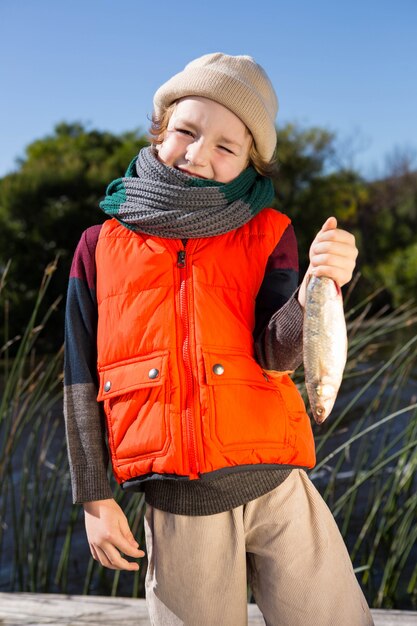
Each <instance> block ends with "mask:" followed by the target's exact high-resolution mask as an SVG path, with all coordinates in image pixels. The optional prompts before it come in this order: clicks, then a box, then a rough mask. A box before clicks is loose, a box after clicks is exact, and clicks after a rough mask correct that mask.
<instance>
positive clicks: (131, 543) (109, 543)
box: [84, 498, 145, 571]
mask: <svg viewBox="0 0 417 626" xmlns="http://www.w3.org/2000/svg"><path fill="white" fill-rule="evenodd" d="M84 511H85V529H86V532H87V538H88V543H89V545H90V550H91V554H92V555H93V558H94V559H95V560H96V561H98V562H99V563H101V565H104V566H105V567H108V568H110V569H125V570H129V571H137V570H138V569H139V565H138V563H132V562H131V561H127V560H126V559H125V558H123V557H122V555H121V554H120V552H123V553H124V554H126V555H127V556H131V557H133V558H135V559H138V558H140V557H142V556H145V553H144V552H143V550H139V544H138V542H137V541H136V539H135V538H134V536H133V534H132V532H131V530H130V528H129V524H128V521H127V518H126V515H125V514H124V513H123V511H122V509H121V508H120V506H119V505H118V504H117V502H116V500H113V499H112V498H110V499H108V500H96V501H94V502H84Z"/></svg>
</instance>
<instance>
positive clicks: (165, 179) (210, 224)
mask: <svg viewBox="0 0 417 626" xmlns="http://www.w3.org/2000/svg"><path fill="white" fill-rule="evenodd" d="M273 197H274V191H273V186H272V181H271V180H270V179H269V178H265V177H264V176H261V175H259V174H258V173H257V172H256V171H255V169H254V168H253V167H248V168H246V169H245V170H244V171H243V172H242V173H241V174H240V175H239V176H237V177H236V178H235V179H234V180H232V181H231V182H230V183H219V182H216V181H213V180H206V179H203V178H194V177H192V176H189V175H187V174H185V173H184V172H180V171H179V170H177V169H175V168H173V167H169V166H167V165H165V164H163V163H161V162H160V161H159V160H158V158H157V157H156V154H155V152H154V149H153V148H152V147H148V148H143V149H142V150H141V151H140V152H139V155H138V156H137V157H135V158H134V159H133V161H132V162H131V163H130V165H129V167H128V168H127V171H126V175H125V177H124V178H117V179H116V180H114V181H113V182H112V183H110V185H109V186H108V188H107V191H106V197H105V199H104V200H103V201H102V202H100V207H101V208H102V209H103V211H104V212H105V213H106V214H107V215H109V216H111V217H115V218H116V219H117V220H119V221H120V222H121V223H122V224H123V225H124V226H126V227H127V228H129V229H131V230H135V231H140V232H142V233H146V234H148V235H156V236H158V237H167V238H170V239H188V238H196V237H213V236H214V235H220V234H223V233H226V232H229V231H231V230H234V229H235V228H238V227H239V226H243V224H246V222H248V221H249V220H250V219H251V218H252V217H253V216H254V215H256V214H257V213H259V211H260V210H261V209H263V208H264V207H265V206H267V205H268V204H269V203H270V202H271V200H272V198H273Z"/></svg>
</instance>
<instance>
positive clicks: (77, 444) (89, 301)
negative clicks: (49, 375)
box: [64, 227, 113, 503]
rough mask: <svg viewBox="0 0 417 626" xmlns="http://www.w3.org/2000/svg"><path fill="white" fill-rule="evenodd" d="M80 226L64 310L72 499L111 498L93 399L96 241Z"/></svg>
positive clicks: (99, 408)
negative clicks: (81, 231) (81, 229)
mask: <svg viewBox="0 0 417 626" xmlns="http://www.w3.org/2000/svg"><path fill="white" fill-rule="evenodd" d="M98 233H99V229H97V228H95V227H93V228H92V229H89V230H87V231H85V233H84V234H83V236H82V238H81V240H80V243H79V244H78V247H77V250H76V252H75V254H74V259H73V263H72V267H71V274H70V280H69V284H68V293H67V303H66V314H65V363H64V417H65V428H66V438H67V448H68V458H69V465H70V473H71V484H72V492H73V501H74V503H81V502H88V501H92V500H103V499H107V498H111V497H113V496H112V490H111V487H110V483H109V480H108V476H107V468H108V465H109V456H108V451H107V445H106V427H105V421H104V415H103V411H102V406H101V404H99V403H98V402H97V339H96V337H97V299H96V293H95V282H96V281H95V278H96V275H95V272H96V268H95V245H96V240H97V237H98Z"/></svg>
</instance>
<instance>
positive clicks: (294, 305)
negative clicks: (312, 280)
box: [254, 224, 303, 372]
mask: <svg viewBox="0 0 417 626" xmlns="http://www.w3.org/2000/svg"><path fill="white" fill-rule="evenodd" d="M297 286H298V250H297V240H296V238H295V233H294V229H293V227H292V225H291V224H290V225H289V226H288V227H287V229H286V230H285V232H284V234H283V235H282V237H281V239H280V241H279V242H278V244H277V246H276V247H275V250H274V251H273V253H272V254H271V256H270V257H269V259H268V263H267V267H266V270H265V277H264V280H263V282H262V285H261V288H260V290H259V293H258V296H257V299H256V308H255V330H254V339H255V350H256V355H257V358H258V361H259V363H260V364H261V365H262V367H264V368H265V369H270V370H277V371H280V372H282V371H293V370H295V369H296V368H297V367H298V366H299V365H300V364H301V362H302V356H303V355H302V338H303V309H302V307H301V305H300V304H299V302H298V299H297Z"/></svg>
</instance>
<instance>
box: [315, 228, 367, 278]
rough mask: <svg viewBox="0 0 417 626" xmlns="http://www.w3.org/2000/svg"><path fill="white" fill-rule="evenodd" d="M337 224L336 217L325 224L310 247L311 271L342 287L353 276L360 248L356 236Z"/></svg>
mask: <svg viewBox="0 0 417 626" xmlns="http://www.w3.org/2000/svg"><path fill="white" fill-rule="evenodd" d="M336 226H337V221H336V219H335V218H334V217H329V218H328V219H327V220H326V222H325V223H324V224H323V227H322V228H321V230H320V231H319V233H318V234H317V236H316V238H315V239H314V241H313V243H312V245H311V248H310V268H309V271H310V272H311V273H312V274H314V275H315V276H328V277H329V278H332V279H333V280H335V281H336V282H337V283H338V285H339V286H340V287H342V286H343V285H345V284H346V283H348V282H349V281H350V280H351V278H352V274H353V271H354V269H355V265H356V258H357V256H358V249H357V247H356V244H355V237H354V236H353V235H352V234H351V233H349V232H348V231H346V230H342V229H339V228H336Z"/></svg>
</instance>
